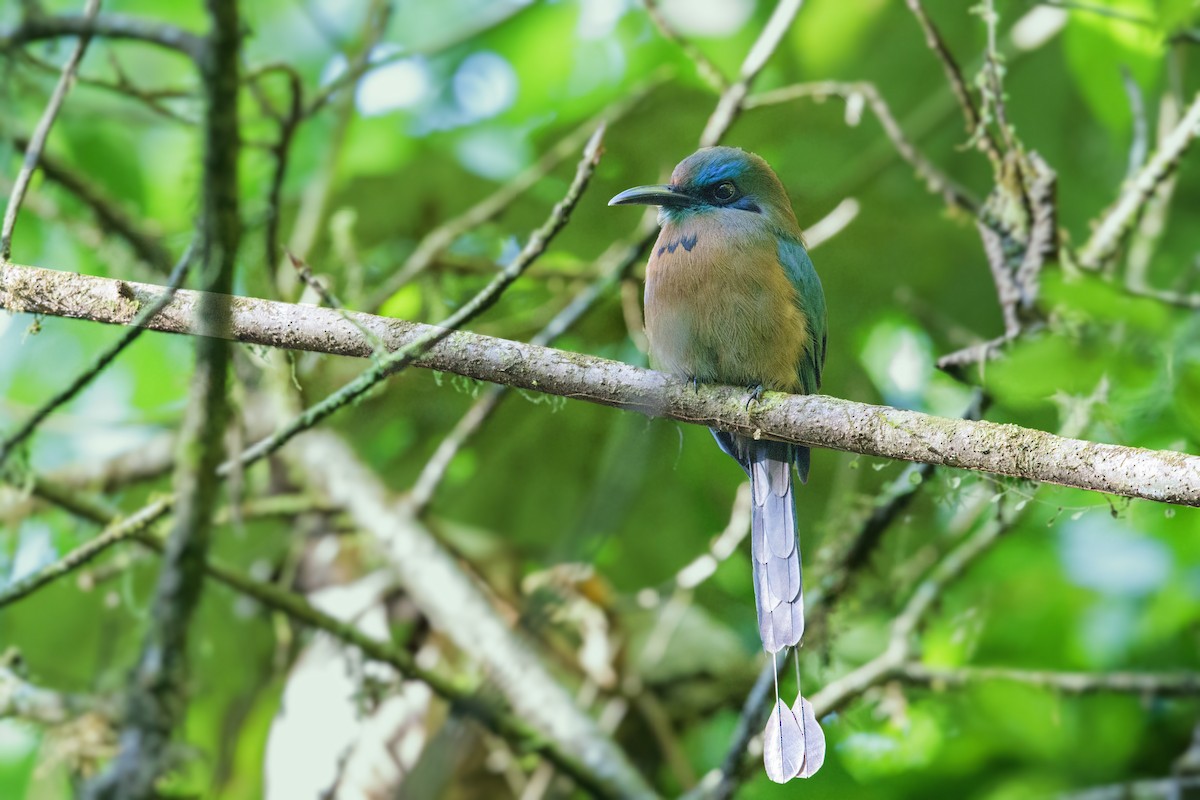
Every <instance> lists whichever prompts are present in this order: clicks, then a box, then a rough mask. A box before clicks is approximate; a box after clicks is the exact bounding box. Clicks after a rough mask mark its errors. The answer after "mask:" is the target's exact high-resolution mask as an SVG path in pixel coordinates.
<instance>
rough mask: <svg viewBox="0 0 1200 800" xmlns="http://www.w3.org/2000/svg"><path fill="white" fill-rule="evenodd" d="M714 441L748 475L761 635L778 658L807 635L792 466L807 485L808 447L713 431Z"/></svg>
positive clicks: (754, 570) (767, 648) (752, 545)
mask: <svg viewBox="0 0 1200 800" xmlns="http://www.w3.org/2000/svg"><path fill="white" fill-rule="evenodd" d="M713 436H714V437H716V440H717V444H719V445H720V446H721V449H722V450H724V451H725V452H726V453H729V455H731V456H733V457H734V458H735V459H737V461H738V463H739V464H741V465H742V469H744V470H746V474H747V475H749V476H750V487H751V489H752V493H751V494H752V497H753V503H752V505H751V509H750V552H751V554H752V556H753V567H752V568H753V572H754V604H755V606H756V608H757V610H758V632H759V637H760V638H761V639H762V645H763V649H764V650H766V651H767V652H768V653H778V652H779V651H780V650H782V649H783V648H785V647H789V646H791V645H795V644H798V643H799V642H800V637H801V636H803V635H804V587H803V582H802V579H801V570H800V542H799V535H798V527H797V524H796V504H795V498H794V497H793V494H792V464H793V463H795V465H796V468H797V472H798V473H799V475H800V479H801V480H806V479H807V478H808V461H809V452H808V448H807V447H796V446H795V445H789V444H784V443H783V442H770V441H764V440H756V439H751V438H749V437H745V436H734V435H731V434H727V433H721V432H719V431H713Z"/></svg>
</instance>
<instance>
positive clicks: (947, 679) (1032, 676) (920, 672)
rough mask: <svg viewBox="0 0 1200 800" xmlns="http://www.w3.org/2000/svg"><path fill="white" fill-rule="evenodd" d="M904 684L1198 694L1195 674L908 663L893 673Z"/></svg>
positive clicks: (1199, 687) (1199, 686)
mask: <svg viewBox="0 0 1200 800" xmlns="http://www.w3.org/2000/svg"><path fill="white" fill-rule="evenodd" d="M896 674H897V677H899V678H900V679H901V680H903V681H905V682H906V683H915V684H922V685H925V686H930V687H932V688H934V689H944V688H954V687H960V686H966V685H968V684H972V683H979V682H981V681H1008V682H1010V683H1022V684H1025V685H1027V686H1034V687H1037V688H1040V689H1051V690H1053V691H1055V692H1058V693H1060V694H1098V693H1101V692H1118V693H1127V694H1136V695H1141V696H1144V697H1191V696H1195V695H1198V694H1200V674H1198V673H1195V672H1173V673H1172V672H1166V673H1154V672H1099V673H1089V672H1056V671H1054V670H1027V669H1009V668H1006V667H976V666H966V667H953V668H943V667H930V666H927V665H925V664H922V663H919V662H910V663H908V664H905V665H904V666H902V667H901V668H900V669H899V670H897V673H896Z"/></svg>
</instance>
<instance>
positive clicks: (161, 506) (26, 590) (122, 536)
mask: <svg viewBox="0 0 1200 800" xmlns="http://www.w3.org/2000/svg"><path fill="white" fill-rule="evenodd" d="M39 488H40V486H35V489H34V490H35V492H37V491H38V489H39ZM70 494H72V493H71V492H58V493H53V494H50V495H48V496H47V497H48V499H49V498H53V499H54V500H66V498H67V497H68V496H69V495H70ZM74 494H77V495H81V494H82V493H79V492H76V493H74ZM169 506H170V504H169V503H168V502H167V501H164V500H157V501H154V502H151V503H150V504H149V505H146V506H143V507H142V508H141V509H140V510H138V511H137V512H136V513H134V514H130V515H129V516H126V517H120V518H115V516H114V515H115V512H114V511H112V510H110V509H108V508H107V507H106V506H101V507H99V508H96V507H93V506H89V505H81V504H79V503H71V504H70V506H69V507H68V510H70V511H72V512H73V513H75V514H77V515H78V516H82V517H84V518H85V519H90V520H92V521H93V522H99V523H101V524H105V525H106V527H105V528H104V530H103V531H101V532H100V534H99V535H97V536H94V537H93V538H91V539H89V540H88V541H86V542H84V543H83V544H81V545H80V546H78V547H76V548H75V549H73V550H71V551H70V552H68V553H67V554H66V555H63V556H61V557H60V558H58V560H56V561H54V562H53V563H51V564H47V565H46V566H44V567H42V568H41V569H39V570H38V571H36V572H34V573H31V574H30V575H27V576H26V577H24V578H22V579H21V580H19V581H16V582H14V583H11V584H9V585H8V586H5V587H4V589H3V590H0V608H3V607H4V606H7V605H11V604H12V603H15V602H16V601H18V600H21V599H23V598H25V597H28V596H29V595H31V594H33V593H34V592H36V591H38V590H39V589H42V588H44V587H46V586H48V585H49V584H51V583H53V582H55V581H57V580H60V579H62V578H64V577H66V576H67V575H70V574H71V573H73V572H75V571H76V570H78V569H80V568H81V567H83V566H84V565H85V564H87V563H88V562H90V561H92V560H93V559H95V558H96V557H97V556H99V555H100V554H102V553H104V552H105V551H106V550H108V549H109V548H111V547H113V546H114V545H116V544H119V543H121V542H124V541H129V540H130V539H134V538H136V537H138V536H140V535H141V534H142V533H143V532H144V531H145V530H146V528H148V527H149V526H150V525H152V524H153V523H154V522H155V521H157V520H158V519H161V518H162V516H163V515H164V514H165V513H166V512H167V509H168V508H169Z"/></svg>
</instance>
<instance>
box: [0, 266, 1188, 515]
mask: <svg viewBox="0 0 1200 800" xmlns="http://www.w3.org/2000/svg"><path fill="white" fill-rule="evenodd" d="M122 285H123V286H128V287H130V289H132V290H133V294H134V296H135V297H138V298H143V299H146V300H148V299H150V298H153V297H155V296H157V294H158V293H159V292H161V291H162V290H161V288H160V287H155V286H150V285H147V284H136V283H129V282H122V281H113V280H110V279H107V278H96V277H90V276H83V275H74V274H70V273H62V272H54V271H52V270H46V269H38V268H34V267H23V266H20V265H17V264H7V265H0V308H8V309H10V310H13V311H25V312H31V313H40V314H49V315H53V316H67V317H81V318H85V319H91V320H93V321H96V322H108V323H116V324H121V325H127V324H129V323H130V321H131V320H132V319H133V318H134V316H135V315H136V313H137V303H136V302H135V301H132V300H130V299H128V298H127V297H124V296H123V295H122V294H121V290H120V286H122ZM200 295H201V293H198V292H188V291H180V292H179V293H178V294H177V295H176V297H175V300H174V301H173V302H172V303H171V304H170V305H169V306H167V308H166V309H164V310H163V312H162V313H161V314H159V315H158V316H157V317H155V318H154V320H152V321H151V322H150V327H151V328H152V329H154V330H161V331H167V332H170V333H188V334H195V333H197V332H198V329H197V327H196V325H195V324H194V322H193V321H192V318H191V313H192V310H193V309H194V308H195V306H196V303H197V302H198V301H199V298H200ZM231 302H232V304H233V318H232V320H231V329H230V331H229V333H228V335H229V337H230V338H232V339H235V340H237V341H242V342H251V343H255V344H260V345H266V346H269V347H283V348H288V349H295V350H309V351H313V352H322V353H332V354H338V355H349V356H357V357H369V356H370V354H371V347H370V343H369V342H367V341H366V340H365V339H364V338H363V336H362V335H361V334H360V333H359V332H358V331H357V330H356V329H355V326H354V325H351V324H350V323H349V322H347V321H346V320H345V319H343V318H342V314H341V313H339V312H336V311H332V310H329V309H320V308H314V307H312V306H297V305H292V304H289V303H280V302H275V301H270V300H259V299H254V298H245V297H238V298H233V299H232V300H231ZM345 313H347V314H350V315H351V316H353V317H354V318H355V320H356V322H357V323H358V324H359V325H362V326H364V327H366V328H368V329H370V330H372V331H373V332H374V333H375V334H376V336H378V337H379V338H380V339H382V340H383V341H384V342H385V343H387V345H388V346H389V347H392V348H413V347H414V346H416V344H417V343H419V342H424V341H428V340H429V337H434V338H436V339H437V341H438V344H436V345H434V346H433V347H431V348H430V349H429V351H428V352H427V353H426V355H425V356H423V357H421V358H420V359H416V360H415V361H414V363H416V364H418V365H419V366H423V367H428V368H430V369H438V370H442V371H445V372H453V373H456V374H460V375H464V376H466V377H471V378H477V379H479V380H484V381H490V382H493V383H503V384H507V385H509V386H515V387H518V388H522V389H529V390H532V391H538V392H545V393H548V394H556V395H561V396H564V397H571V398H575V399H579V400H587V401H589V402H594V403H599V404H602V405H609V406H617V407H621V408H628V409H632V410H636V411H638V412H640V413H644V414H649V415H653V416H662V417H667V418H670V419H675V420H679V421H682V422H692V423H696V424H701V425H706V426H709V427H716V428H720V429H722V430H729V431H733V432H738V433H742V434H745V435H749V436H761V437H766V438H771V439H778V440H781V441H790V442H796V443H798V444H807V445H810V446H813V447H825V448H830V449H834V450H847V451H850V452H856V453H863V454H866V455H877V456H883V457H885V458H898V459H904V460H908V461H924V462H928V463H931V464H942V465H945V466H951V467H957V468H960V469H973V470H981V471H985V472H992V473H996V474H1001V475H1011V476H1014V477H1020V478H1025V479H1027V480H1033V481H1040V482H1046V483H1057V484H1060V485H1062V486H1073V487H1076V488H1080V489H1090V490H1093V491H1100V492H1108V493H1110V494H1118V495H1123V496H1127V497H1141V498H1145V499H1149V500H1157V501H1160V502H1165V503H1175V504H1180V505H1200V456H1193V455H1187V454H1184V453H1176V452H1171V451H1154V450H1145V449H1142V448H1135V447H1122V446H1119V445H1111V444H1101V443H1096V442H1087V441H1081V440H1077V439H1068V438H1063V437H1060V436H1055V435H1053V434H1050V433H1045V432H1042V431H1037V430H1032V429H1029V428H1022V427H1019V426H1016V425H998V424H995V423H990V422H973V421H967V420H947V419H943V418H940V417H933V416H930V415H928V414H921V413H918V412H914V411H901V410H898V409H893V408H888V407H885V406H872V405H867V404H864V403H855V402H851V401H848V400H840V399H836V398H832V397H827V396H823V395H807V396H801V395H781V394H777V393H771V392H769V393H767V394H765V395H764V396H763V398H762V399H761V400H760V401H759V402H758V403H757V404H754V405H752V406H751V407H750V409H749V410H747V408H746V397H745V392H744V391H743V390H741V389H738V388H736V387H700V390H699V391H694V390H693V389H692V387H691V384H690V383H687V382H685V381H681V380H677V379H673V378H670V377H668V376H666V375H663V374H662V373H658V372H652V371H650V370H645V369H640V368H638V367H633V366H630V365H628V364H622V363H618V362H614V361H609V360H606V359H602V358H595V357H592V356H586V355H582V354H578V353H566V352H561V351H558V350H553V349H549V348H544V347H537V346H534V345H529V344H523V343H520V342H513V341H509V340H506V339H496V338H493V337H489V336H481V335H479V334H474V333H469V332H466V331H447V330H445V329H439V328H434V327H433V326H429V325H420V324H416V323H409V322H404V321H401V320H394V319H386V318H383V317H375V316H372V315H370V314H355V313H352V312H345ZM406 352H408V353H409V354H410V355H411V353H412V352H413V351H412V350H406ZM393 355H395V353H393Z"/></svg>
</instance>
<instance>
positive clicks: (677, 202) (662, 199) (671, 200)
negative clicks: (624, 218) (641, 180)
mask: <svg viewBox="0 0 1200 800" xmlns="http://www.w3.org/2000/svg"><path fill="white" fill-rule="evenodd" d="M695 202H696V201H695V199H694V198H693V197H692V196H691V195H688V194H685V193H684V192H681V191H679V190H678V189H676V188H675V187H674V186H669V185H665V184H662V185H658V186H635V187H633V188H632V189H626V190H625V191H623V192H621V193H620V194H619V195H617V196H616V197H614V198H613V199H612V200H609V201H608V204H609V205H610V206H626V205H639V206H674V207H682V206H690V205H692V204H693V203H695Z"/></svg>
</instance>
